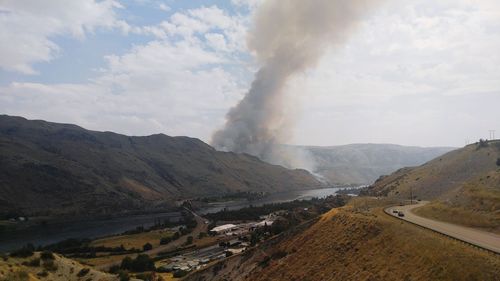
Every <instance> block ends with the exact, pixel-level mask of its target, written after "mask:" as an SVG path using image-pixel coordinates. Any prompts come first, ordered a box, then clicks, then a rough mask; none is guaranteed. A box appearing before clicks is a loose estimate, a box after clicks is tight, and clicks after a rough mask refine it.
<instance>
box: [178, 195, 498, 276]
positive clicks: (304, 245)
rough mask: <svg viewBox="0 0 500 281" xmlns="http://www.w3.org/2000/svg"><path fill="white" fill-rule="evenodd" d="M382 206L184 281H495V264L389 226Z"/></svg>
mask: <svg viewBox="0 0 500 281" xmlns="http://www.w3.org/2000/svg"><path fill="white" fill-rule="evenodd" d="M361 200H363V201H361ZM387 203H388V202H387V201H384V200H373V201H370V200H367V201H365V199H363V198H361V199H356V200H354V202H352V203H351V204H350V205H349V206H347V207H344V208H340V209H332V210H331V211H330V212H329V213H327V214H325V215H324V216H322V218H321V219H320V220H319V221H318V222H316V223H314V224H313V225H312V226H310V227H307V228H305V230H302V231H300V232H298V233H295V234H293V235H291V236H290V237H287V238H286V239H281V241H277V242H276V241H271V242H269V243H266V244H264V245H261V246H260V247H259V248H258V249H256V250H253V251H251V252H248V253H247V254H244V255H242V256H238V257H234V258H230V259H227V260H226V261H224V262H223V263H221V264H218V265H216V266H214V267H212V268H209V269H207V270H204V271H203V272H201V273H198V274H194V275H192V276H190V278H188V279H187V280H190V281H201V280H205V281H209V280H254V281H259V280H268V281H272V280H276V281H278V280H308V281H328V280H498V276H500V257H498V256H495V255H492V254H489V253H485V252H483V251H480V250H477V249H475V248H473V247H470V246H467V245H464V244H462V243H459V242H456V241H454V240H452V239H448V238H445V237H444V236H441V235H439V234H435V233H433V232H431V231H428V230H425V229H422V228H419V227H417V226H414V225H411V224H408V223H403V222H401V221H400V220H397V219H396V218H392V217H390V216H388V215H386V214H384V213H383V211H382V208H381V207H377V205H378V206H383V205H385V204H387ZM214 273H217V274H214Z"/></svg>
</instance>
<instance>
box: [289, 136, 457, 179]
mask: <svg viewBox="0 0 500 281" xmlns="http://www.w3.org/2000/svg"><path fill="white" fill-rule="evenodd" d="M281 149H283V150H285V151H288V153H292V154H295V155H297V157H295V158H298V159H302V160H303V161H300V162H303V163H306V164H305V166H306V167H307V168H308V169H309V170H311V171H314V172H315V173H317V174H319V175H321V176H323V177H324V178H325V179H326V180H327V181H328V182H330V183H332V184H339V185H346V184H352V185H364V184H371V183H373V182H374V181H375V180H376V179H377V178H378V177H380V176H381V175H387V174H390V173H392V172H394V171H396V170H398V169H400V168H403V167H413V166H419V165H422V164H424V163H425V162H427V161H430V160H432V159H434V158H436V157H438V156H440V155H442V154H445V153H447V152H449V151H451V150H453V149H455V148H452V147H415V146H401V145H395V144H348V145H339V146H325V147H321V146H284V147H282V148H281ZM298 164H299V165H289V166H292V167H294V166H298V167H300V164H302V163H298Z"/></svg>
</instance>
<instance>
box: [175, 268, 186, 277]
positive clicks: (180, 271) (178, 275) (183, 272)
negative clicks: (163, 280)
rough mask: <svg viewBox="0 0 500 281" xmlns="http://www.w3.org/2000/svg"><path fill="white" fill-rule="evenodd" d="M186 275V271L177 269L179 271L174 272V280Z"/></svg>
mask: <svg viewBox="0 0 500 281" xmlns="http://www.w3.org/2000/svg"><path fill="white" fill-rule="evenodd" d="M187 274H188V273H187V271H184V270H180V269H179V270H176V271H174V278H181V277H184V276H186V275H187Z"/></svg>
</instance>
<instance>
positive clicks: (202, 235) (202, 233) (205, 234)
mask: <svg viewBox="0 0 500 281" xmlns="http://www.w3.org/2000/svg"><path fill="white" fill-rule="evenodd" d="M203 237H207V233H206V232H200V234H198V239H201V238H203Z"/></svg>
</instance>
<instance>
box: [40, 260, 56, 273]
mask: <svg viewBox="0 0 500 281" xmlns="http://www.w3.org/2000/svg"><path fill="white" fill-rule="evenodd" d="M43 268H45V270H48V271H56V270H57V264H55V263H54V261H53V260H46V261H44V262H43Z"/></svg>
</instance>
